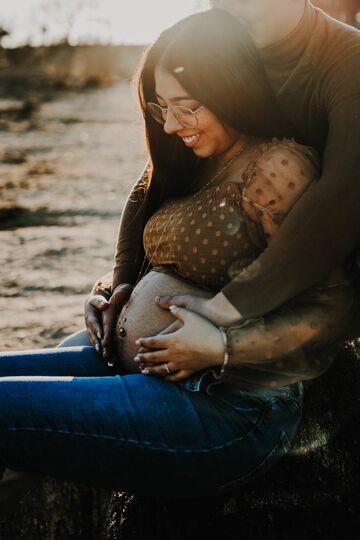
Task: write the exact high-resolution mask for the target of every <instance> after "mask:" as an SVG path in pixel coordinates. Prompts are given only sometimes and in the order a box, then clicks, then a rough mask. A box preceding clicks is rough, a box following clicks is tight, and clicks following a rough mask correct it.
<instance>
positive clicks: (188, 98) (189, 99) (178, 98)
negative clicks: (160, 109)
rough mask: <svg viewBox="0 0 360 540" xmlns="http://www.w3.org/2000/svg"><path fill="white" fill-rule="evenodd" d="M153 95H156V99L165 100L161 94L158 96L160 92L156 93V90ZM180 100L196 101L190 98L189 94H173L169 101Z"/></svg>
mask: <svg viewBox="0 0 360 540" xmlns="http://www.w3.org/2000/svg"><path fill="white" fill-rule="evenodd" d="M155 95H156V97H157V98H158V99H162V100H163V101H165V99H164V98H163V97H162V96H160V94H158V93H157V92H156V94H155ZM181 100H182V101H184V100H188V101H196V100H194V98H192V97H191V96H175V97H173V98H171V101H181Z"/></svg>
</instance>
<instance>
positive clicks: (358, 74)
mask: <svg viewBox="0 0 360 540" xmlns="http://www.w3.org/2000/svg"><path fill="white" fill-rule="evenodd" d="M345 60H346V62H345ZM345 63H346V66H345V65H344V64H345ZM335 84H336V88H334V87H332V86H331V84H329V95H328V96H324V99H326V100H327V105H328V110H329V132H328V139H327V144H326V149H325V154H324V157H323V170H322V175H321V178H320V180H319V181H317V182H315V183H313V184H312V185H311V186H310V188H309V189H308V190H307V192H306V193H305V194H304V195H303V196H302V197H301V200H300V201H299V202H298V203H297V204H296V206H295V207H294V208H293V209H292V210H291V212H290V214H289V216H288V217H287V219H286V221H285V223H283V225H282V226H281V228H280V230H279V232H278V234H277V236H276V238H274V239H273V240H272V242H271V243H270V244H269V246H268V248H267V249H266V250H265V251H264V253H263V254H261V255H260V257H259V258H258V259H257V260H256V261H255V262H254V263H253V264H252V265H250V266H249V267H248V268H247V269H246V270H244V271H242V272H240V274H239V275H238V276H237V278H236V279H235V280H233V281H231V282H230V283H229V284H228V285H226V286H225V287H224V288H223V289H222V293H223V294H224V295H225V296H226V298H227V299H228V300H229V301H230V302H231V303H232V304H233V306H234V307H235V308H236V309H237V310H238V312H239V313H240V314H241V315H242V317H243V318H245V319H247V318H251V317H257V316H259V315H262V314H265V313H267V312H270V311H272V310H274V309H275V308H276V307H278V306H280V305H281V304H283V303H285V302H286V301H288V300H289V299H290V298H293V297H294V296H296V295H297V294H299V293H300V292H302V291H304V290H305V289H307V288H308V287H310V286H312V285H313V284H315V283H317V282H319V281H320V280H321V279H322V278H323V277H324V276H325V275H327V274H328V273H329V272H330V271H331V270H332V269H333V268H335V267H337V266H338V265H339V264H341V262H342V261H343V260H344V259H345V258H346V257H347V256H348V255H349V254H350V253H351V252H352V251H353V250H354V249H355V248H356V246H357V244H358V242H359V241H360V203H359V201H360V53H358V54H357V55H353V58H352V61H351V62H350V61H349V59H348V58H347V59H343V61H342V64H341V65H339V68H338V70H337V76H336V80H334V83H333V85H335Z"/></svg>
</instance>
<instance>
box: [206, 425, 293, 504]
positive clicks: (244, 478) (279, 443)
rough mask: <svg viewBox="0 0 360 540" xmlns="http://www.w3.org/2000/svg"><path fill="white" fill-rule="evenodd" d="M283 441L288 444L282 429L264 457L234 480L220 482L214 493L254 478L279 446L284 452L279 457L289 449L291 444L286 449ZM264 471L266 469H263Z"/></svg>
mask: <svg viewBox="0 0 360 540" xmlns="http://www.w3.org/2000/svg"><path fill="white" fill-rule="evenodd" d="M284 443H287V444H286V445H289V444H290V443H289V439H288V437H287V435H286V433H285V432H284V431H282V432H281V433H280V436H279V437H278V439H277V440H276V442H275V444H274V446H273V447H272V449H271V450H270V452H269V453H268V454H267V455H266V456H265V457H264V459H262V460H261V461H260V463H258V464H257V465H256V466H255V467H253V469H251V471H248V472H247V473H245V474H243V475H241V476H239V477H238V478H236V479H235V480H231V481H230V482H225V484H221V486H220V487H219V488H218V490H217V492H216V494H217V495H219V494H220V493H223V492H224V491H229V490H231V489H232V488H233V489H236V487H239V484H240V485H242V484H244V483H245V482H247V481H249V479H251V478H252V479H253V478H256V476H257V473H258V472H259V471H260V470H261V468H262V466H263V465H265V464H266V463H267V462H268V461H269V460H270V459H271V457H272V456H273V455H274V453H275V452H276V450H277V449H279V448H280V447H282V448H283V450H284V454H283V456H281V457H284V456H285V455H286V454H287V452H288V451H289V448H290V446H291V444H290V446H289V447H288V448H287V449H286V448H285V444H284ZM264 472H266V471H264Z"/></svg>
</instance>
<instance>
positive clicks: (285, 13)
mask: <svg viewBox="0 0 360 540" xmlns="http://www.w3.org/2000/svg"><path fill="white" fill-rule="evenodd" d="M255 5H256V4H255ZM305 5H306V0H292V1H289V0H287V1H286V2H281V1H279V2H277V3H276V4H275V5H274V2H269V3H268V4H267V3H261V4H259V9H258V10H257V9H256V8H255V9H254V10H251V11H250V12H249V14H248V15H245V16H244V17H243V18H242V21H243V22H245V24H246V26H247V28H248V30H249V32H250V34H251V37H252V38H253V40H254V41H255V43H256V46H257V47H258V48H259V49H263V48H264V47H268V46H269V45H273V44H274V43H277V42H278V41H280V40H281V39H283V38H285V37H286V36H287V35H289V34H290V33H291V32H292V31H293V30H294V29H295V28H296V26H297V25H298V24H299V22H300V20H301V18H302V16H303V14H304V11H305ZM264 6H265V7H264ZM254 7H255V6H254ZM240 18H241V17H240Z"/></svg>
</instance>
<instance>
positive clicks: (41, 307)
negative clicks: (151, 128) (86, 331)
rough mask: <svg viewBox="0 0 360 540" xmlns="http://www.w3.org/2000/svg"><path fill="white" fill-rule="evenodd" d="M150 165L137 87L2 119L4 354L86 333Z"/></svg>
mask: <svg viewBox="0 0 360 540" xmlns="http://www.w3.org/2000/svg"><path fill="white" fill-rule="evenodd" d="M18 105H19V104H18V103H17V102H9V101H6V102H5V101H4V100H3V101H0V111H1V110H3V111H4V110H6V109H7V108H8V109H9V110H11V108H12V109H13V110H16V108H17V106H18ZM3 116H4V115H3ZM145 159H146V152H145V143H144V136H143V127H142V121H141V116H140V114H139V112H138V110H137V105H136V104H135V100H134V98H133V96H132V95H131V89H130V84H129V83H128V82H121V83H118V84H116V85H115V86H112V87H109V88H100V89H92V90H86V91H82V92H77V93H75V92H59V93H56V94H54V95H53V96H52V99H51V100H50V101H47V102H45V103H43V104H42V105H41V107H40V110H39V112H38V113H37V114H36V115H35V116H32V117H31V118H30V119H19V118H16V115H14V114H12V115H8V117H7V118H6V119H5V120H3V121H2V122H1V123H0V246H1V249H0V276H1V279H0V349H22V350H24V349H27V348H33V347H39V348H42V347H52V346H55V345H57V344H58V342H59V341H60V340H61V339H62V338H64V337H65V336H67V335H70V334H71V333H72V332H74V331H76V330H79V329H81V328H83V327H84V323H83V306H84V302H85V299H86V297H87V296H88V294H89V292H90V290H91V287H92V284H93V282H94V281H95V279H96V278H98V277H99V276H100V275H102V274H104V273H106V272H108V271H109V270H111V267H112V260H113V254H114V247H115V240H116V235H117V228H118V223H119V218H120V214H121V209H122V206H123V204H124V200H125V197H126V195H127V193H128V192H129V190H130V188H131V186H132V184H133V183H134V182H135V181H136V179H137V177H138V176H139V175H140V174H141V171H142V168H143V166H144V163H145Z"/></svg>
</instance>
